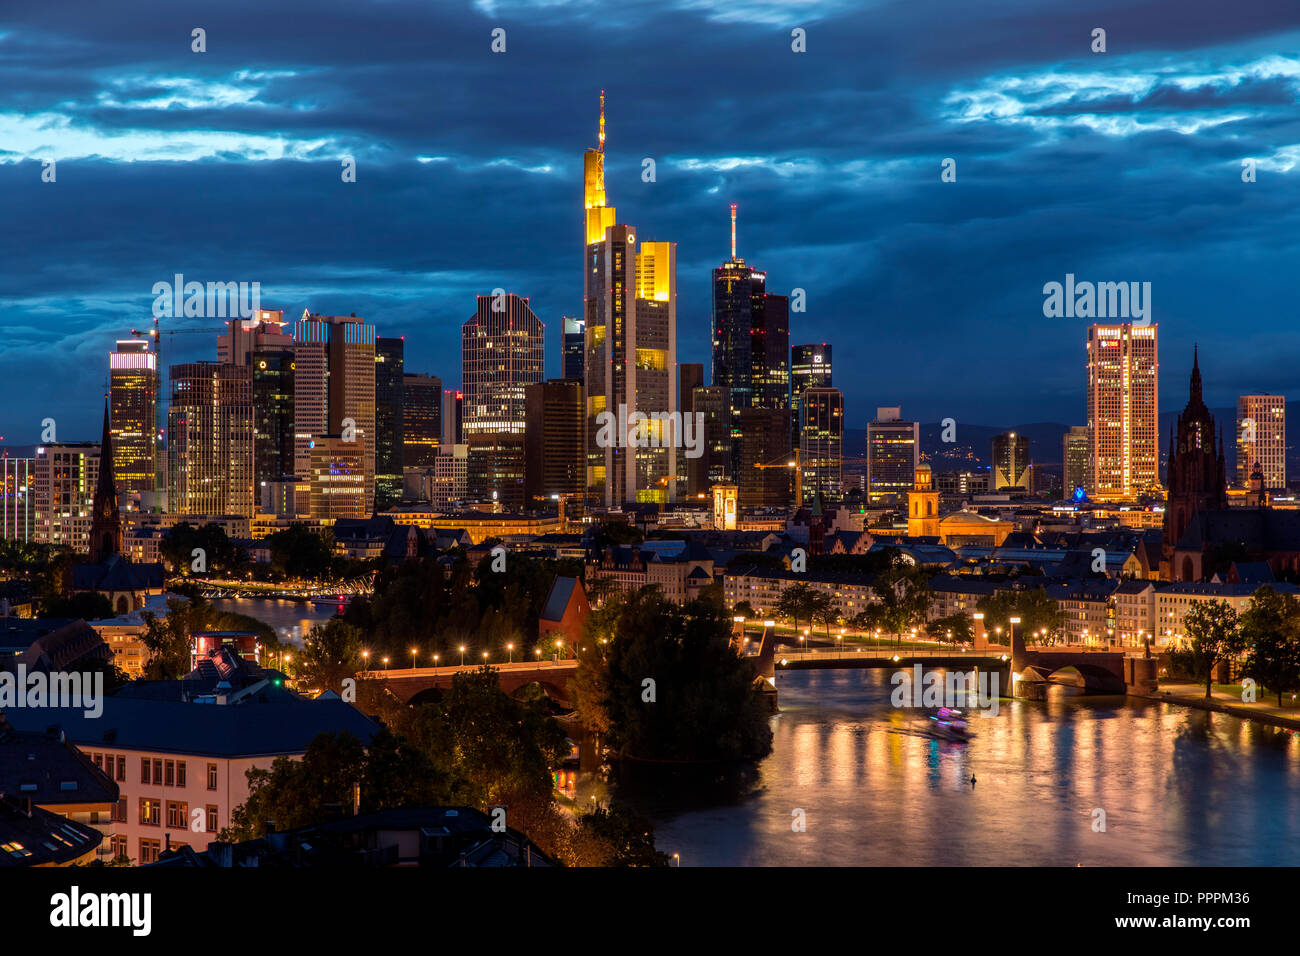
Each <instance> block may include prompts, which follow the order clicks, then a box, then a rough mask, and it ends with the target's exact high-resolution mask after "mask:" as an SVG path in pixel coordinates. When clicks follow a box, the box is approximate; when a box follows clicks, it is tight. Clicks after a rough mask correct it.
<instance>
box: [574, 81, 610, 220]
mask: <svg viewBox="0 0 1300 956" xmlns="http://www.w3.org/2000/svg"><path fill="white" fill-rule="evenodd" d="M598 144H599V145H597V147H596V148H595V149H589V150H587V152H586V154H585V155H584V156H583V162H582V184H583V204H584V206H585V208H586V219H587V245H591V244H592V243H593V242H600V241H601V240H602V239H604V238H605V230H606V229H607V228H608V227H610V226H612V225H614V207H613V206H606V205H605V91H604V90H601V91H600V137H599V139H598Z"/></svg>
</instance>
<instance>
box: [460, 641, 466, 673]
mask: <svg viewBox="0 0 1300 956" xmlns="http://www.w3.org/2000/svg"><path fill="white" fill-rule="evenodd" d="M460 666H461V667H464V666H465V645H464V644H462V645H461V646H460Z"/></svg>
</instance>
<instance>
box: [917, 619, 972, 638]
mask: <svg viewBox="0 0 1300 956" xmlns="http://www.w3.org/2000/svg"><path fill="white" fill-rule="evenodd" d="M973 624H974V621H973V620H972V619H971V616H970V615H969V614H967V613H966V612H965V611H958V612H956V613H955V614H949V615H947V616H946V617H936V618H935V619H934V620H933V621H931V622H930V623H929V624H927V625H926V626H925V631H926V633H927V634H929V635H930V636H931V637H933V638H934V639H935V640H939V641H952V642H953V643H956V644H969V643H971V641H972V640H973V639H974V631H973Z"/></svg>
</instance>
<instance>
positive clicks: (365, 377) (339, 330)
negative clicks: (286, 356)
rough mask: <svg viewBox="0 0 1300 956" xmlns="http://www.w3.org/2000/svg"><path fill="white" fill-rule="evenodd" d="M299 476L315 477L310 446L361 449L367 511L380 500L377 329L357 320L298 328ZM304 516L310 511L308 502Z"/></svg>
mask: <svg viewBox="0 0 1300 956" xmlns="http://www.w3.org/2000/svg"><path fill="white" fill-rule="evenodd" d="M293 343H294V472H295V473H296V474H297V475H298V476H299V478H300V479H302V480H303V481H304V483H305V482H306V481H307V480H308V479H309V476H310V474H311V442H312V441H313V440H314V439H316V438H324V437H327V436H334V437H338V438H340V439H342V440H343V441H355V442H357V443H359V444H360V445H361V448H362V461H363V463H364V468H365V499H366V507H367V509H369V508H371V507H373V502H374V500H375V327H374V326H373V325H369V324H367V322H366V320H365V319H359V318H357V317H356V316H355V315H351V316H337V315H313V314H312V313H310V312H307V311H306V310H304V311H303V315H302V318H301V319H299V320H298V321H297V322H296V323H295V324H294V327H293ZM299 508H300V511H301V512H303V513H306V512H309V511H310V504H309V502H308V501H301V502H300V503H299Z"/></svg>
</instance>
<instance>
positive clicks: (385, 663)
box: [384, 657, 388, 670]
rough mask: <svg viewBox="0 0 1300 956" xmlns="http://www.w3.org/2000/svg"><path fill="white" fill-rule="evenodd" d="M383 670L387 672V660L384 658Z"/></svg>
mask: <svg viewBox="0 0 1300 956" xmlns="http://www.w3.org/2000/svg"><path fill="white" fill-rule="evenodd" d="M384 670H388V658H387V657H385V658H384Z"/></svg>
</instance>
